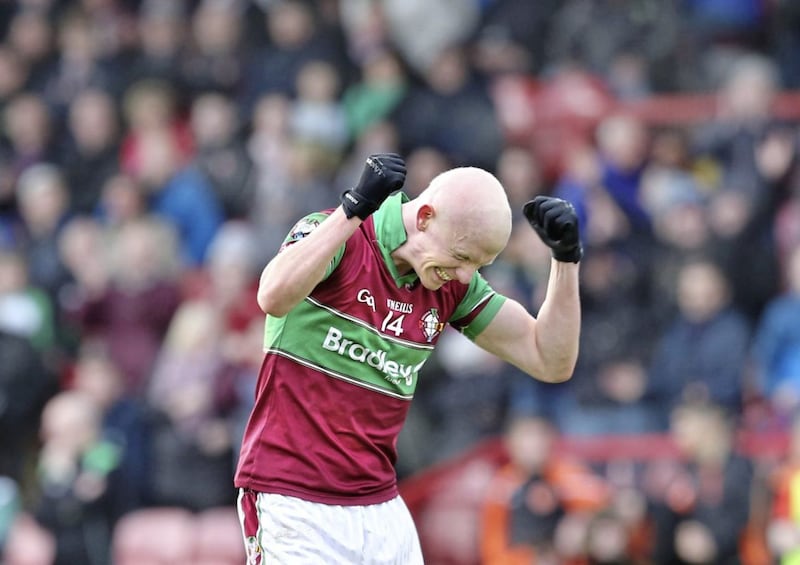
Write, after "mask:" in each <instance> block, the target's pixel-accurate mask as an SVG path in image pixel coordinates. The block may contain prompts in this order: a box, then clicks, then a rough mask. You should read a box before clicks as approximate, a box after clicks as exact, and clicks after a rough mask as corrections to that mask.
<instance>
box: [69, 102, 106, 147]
mask: <svg viewBox="0 0 800 565" xmlns="http://www.w3.org/2000/svg"><path fill="white" fill-rule="evenodd" d="M115 112H116V108H115V105H114V100H113V99H112V98H111V96H109V94H108V93H106V92H103V91H101V90H85V91H83V92H81V94H79V95H78V96H77V98H75V100H74V101H73V102H72V104H71V105H70V109H69V128H70V132H71V133H72V136H73V138H74V139H75V142H76V143H77V144H78V147H80V148H81V149H82V150H83V151H85V152H87V153H90V154H91V153H95V152H98V151H100V150H102V149H105V148H106V147H108V146H110V145H111V144H112V143H113V142H114V140H115V138H116V135H117V123H116V114H115Z"/></svg>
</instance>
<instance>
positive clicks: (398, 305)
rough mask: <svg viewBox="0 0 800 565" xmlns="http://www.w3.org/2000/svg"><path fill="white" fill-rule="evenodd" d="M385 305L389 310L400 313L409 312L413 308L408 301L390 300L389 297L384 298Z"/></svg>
mask: <svg viewBox="0 0 800 565" xmlns="http://www.w3.org/2000/svg"><path fill="white" fill-rule="evenodd" d="M386 306H388V307H389V310H393V311H395V312H400V313H401V314H411V312H412V311H413V310H414V305H413V304H409V303H408V302H400V301H399V300H392V299H391V298H387V299H386Z"/></svg>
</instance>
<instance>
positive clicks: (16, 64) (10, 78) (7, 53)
mask: <svg viewBox="0 0 800 565" xmlns="http://www.w3.org/2000/svg"><path fill="white" fill-rule="evenodd" d="M27 78H28V68H27V66H26V65H25V63H23V61H22V60H21V59H20V57H19V55H17V53H15V52H14V51H13V50H12V49H11V48H9V47H6V46H4V45H0V100H1V99H5V98H9V97H10V96H12V95H14V94H16V93H17V92H19V91H20V90H21V89H22V87H23V86H24V85H25V80H26V79H27Z"/></svg>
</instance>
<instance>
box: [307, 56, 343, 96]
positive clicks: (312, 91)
mask: <svg viewBox="0 0 800 565" xmlns="http://www.w3.org/2000/svg"><path fill="white" fill-rule="evenodd" d="M338 90H339V78H338V76H337V74H336V69H334V68H333V65H331V64H329V63H326V62H324V61H311V62H310V63H306V64H305V65H304V66H303V68H302V69H301V70H300V73H299V74H298V77H297V94H298V97H299V98H300V99H302V100H304V101H307V102H320V103H328V102H334V101H335V99H336V94H337V92H338Z"/></svg>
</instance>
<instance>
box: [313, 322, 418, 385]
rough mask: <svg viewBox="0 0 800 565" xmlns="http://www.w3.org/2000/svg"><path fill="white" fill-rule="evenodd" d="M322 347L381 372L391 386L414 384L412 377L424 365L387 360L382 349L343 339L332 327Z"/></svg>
mask: <svg viewBox="0 0 800 565" xmlns="http://www.w3.org/2000/svg"><path fill="white" fill-rule="evenodd" d="M322 347H323V349H327V350H328V351H335V352H336V353H338V354H339V355H341V356H342V357H349V358H350V359H352V360H353V361H358V362H359V363H365V364H367V365H369V366H370V367H374V368H375V369H377V370H378V371H380V372H382V373H383V375H384V378H385V379H386V380H387V381H389V382H390V383H392V384H398V383H399V382H400V381H401V380H402V381H404V382H405V385H406V386H411V385H412V384H413V382H414V375H416V374H417V372H418V371H419V370H420V369H421V368H422V365H423V364H424V363H425V361H423V362H422V363H419V364H417V365H414V366H412V365H403V364H402V363H398V362H397V361H393V360H391V359H387V358H386V357H387V352H386V351H384V350H383V349H378V350H372V349H369V348H368V347H365V346H364V345H362V344H360V343H358V342H355V341H353V340H351V339H345V338H344V335H343V334H342V332H341V330H339V329H337V328H334V327H333V326H331V327H330V328H328V335H326V336H325V340H324V341H323V342H322Z"/></svg>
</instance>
